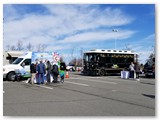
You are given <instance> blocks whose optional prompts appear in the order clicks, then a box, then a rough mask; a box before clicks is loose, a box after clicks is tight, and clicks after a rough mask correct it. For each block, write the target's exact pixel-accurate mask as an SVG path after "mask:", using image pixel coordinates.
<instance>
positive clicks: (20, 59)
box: [12, 58, 23, 64]
mask: <svg viewBox="0 0 160 120" xmlns="http://www.w3.org/2000/svg"><path fill="white" fill-rule="evenodd" d="M22 60H23V58H17V59H16V60H15V61H13V63H12V64H19V63H20V62H21V61H22Z"/></svg>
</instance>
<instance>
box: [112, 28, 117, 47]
mask: <svg viewBox="0 0 160 120" xmlns="http://www.w3.org/2000/svg"><path fill="white" fill-rule="evenodd" d="M112 32H118V30H117V29H113V30H112ZM115 49H117V36H115Z"/></svg>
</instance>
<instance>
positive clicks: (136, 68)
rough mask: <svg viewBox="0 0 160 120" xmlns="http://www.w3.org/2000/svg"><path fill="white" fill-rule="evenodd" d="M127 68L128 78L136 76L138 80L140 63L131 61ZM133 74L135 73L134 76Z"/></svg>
mask: <svg viewBox="0 0 160 120" xmlns="http://www.w3.org/2000/svg"><path fill="white" fill-rule="evenodd" d="M129 70H130V78H133V79H134V78H136V80H137V81H139V80H140V79H139V74H140V72H141V67H140V65H139V64H138V62H136V63H133V62H131V64H130V66H129ZM134 75H136V76H135V77H134Z"/></svg>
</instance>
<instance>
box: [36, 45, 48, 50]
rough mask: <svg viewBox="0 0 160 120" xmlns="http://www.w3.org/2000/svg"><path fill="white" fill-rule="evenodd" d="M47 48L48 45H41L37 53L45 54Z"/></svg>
mask: <svg viewBox="0 0 160 120" xmlns="http://www.w3.org/2000/svg"><path fill="white" fill-rule="evenodd" d="M46 48H47V45H46V44H41V43H40V44H38V45H37V51H38V52H44V51H45V49H46Z"/></svg>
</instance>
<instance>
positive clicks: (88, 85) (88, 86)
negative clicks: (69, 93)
mask: <svg viewBox="0 0 160 120" xmlns="http://www.w3.org/2000/svg"><path fill="white" fill-rule="evenodd" d="M65 83H71V84H75V85H82V86H86V87H89V85H87V84H82V83H77V82H69V81H65Z"/></svg>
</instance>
